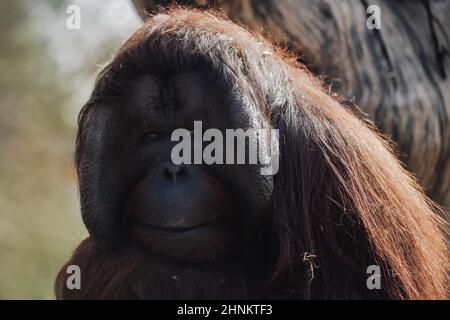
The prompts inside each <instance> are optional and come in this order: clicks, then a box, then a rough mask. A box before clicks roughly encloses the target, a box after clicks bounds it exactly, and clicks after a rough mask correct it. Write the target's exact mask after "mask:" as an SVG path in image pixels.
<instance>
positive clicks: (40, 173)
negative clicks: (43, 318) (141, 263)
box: [0, 0, 141, 299]
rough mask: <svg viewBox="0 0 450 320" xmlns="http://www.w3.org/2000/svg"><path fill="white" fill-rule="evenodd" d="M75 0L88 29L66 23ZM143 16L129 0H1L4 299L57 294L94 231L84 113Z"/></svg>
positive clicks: (0, 267) (0, 261) (0, 287)
mask: <svg viewBox="0 0 450 320" xmlns="http://www.w3.org/2000/svg"><path fill="white" fill-rule="evenodd" d="M72 4H75V5H78V6H79V8H80V10H81V29H80V30H68V29H67V27H66V20H67V18H68V17H69V14H67V13H66V10H67V7H68V6H69V5H72ZM140 24H141V22H140V20H139V18H138V16H137V14H136V13H135V12H134V9H133V8H132V6H131V4H130V3H129V1H128V0H113V1H103V0H94V1H93V0H77V1H75V0H73V1H60V0H59V1H58V0H53V1H52V0H48V1H42V0H41V1H34V0H2V1H0V299H53V298H54V295H53V282H54V279H55V276H56V273H57V272H58V271H59V268H60V267H61V266H62V264H63V263H64V262H65V261H66V260H67V259H68V258H69V256H70V253H71V251H72V250H73V249H74V248H75V246H76V245H77V243H79V241H80V240H81V239H83V238H84V237H85V236H86V234H87V233H86V230H85V228H84V226H83V224H82V222H81V218H80V214H79V207H78V206H79V205H78V194H77V187H76V178H75V173H74V168H73V152H74V141H75V134H76V118H77V113H78V111H79V109H80V108H81V106H82V105H83V103H84V102H85V101H86V99H87V98H88V96H89V94H90V90H91V89H92V86H93V81H94V79H95V75H96V73H97V72H98V70H99V67H100V66H101V65H104V64H105V63H106V62H107V61H108V60H109V59H110V57H111V55H112V53H113V52H114V49H115V48H117V47H118V46H120V44H121V43H122V42H123V41H124V40H125V39H126V38H128V37H129V36H130V35H131V33H132V32H133V31H134V30H136V29H137V28H138V27H139V26H140Z"/></svg>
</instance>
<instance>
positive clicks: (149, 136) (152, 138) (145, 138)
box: [140, 132, 162, 143]
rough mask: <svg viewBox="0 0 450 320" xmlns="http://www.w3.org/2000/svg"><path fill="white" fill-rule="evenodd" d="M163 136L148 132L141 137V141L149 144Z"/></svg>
mask: <svg viewBox="0 0 450 320" xmlns="http://www.w3.org/2000/svg"><path fill="white" fill-rule="evenodd" d="M161 136H162V134H161V133H159V132H146V133H144V134H143V135H142V136H141V138H140V141H141V142H143V143H148V142H152V141H155V140H157V139H158V138H160V137H161Z"/></svg>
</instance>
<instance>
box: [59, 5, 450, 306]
mask: <svg viewBox="0 0 450 320" xmlns="http://www.w3.org/2000/svg"><path fill="white" fill-rule="evenodd" d="M220 36H224V37H229V39H228V40H227V42H226V44H223V43H221V40H219V39H220ZM144 43H145V44H146V47H147V48H148V47H151V45H152V44H153V45H156V43H158V44H163V45H161V47H160V50H161V51H160V52H159V53H160V54H161V55H162V56H163V55H165V54H167V55H168V56H170V52H171V51H173V50H176V49H180V50H181V47H178V48H177V46H181V45H185V47H184V48H190V49H188V50H197V52H196V54H199V55H201V56H203V57H204V58H205V59H206V60H207V61H210V62H211V64H214V63H215V64H217V65H221V66H222V67H223V68H224V69H225V70H224V71H223V72H224V73H226V74H227V75H228V76H229V77H230V79H231V80H230V81H233V82H235V83H238V84H239V88H240V90H242V91H243V92H244V94H246V95H248V96H249V98H250V99H253V101H255V102H257V105H258V107H259V108H260V110H261V112H263V113H264V114H266V115H267V117H268V118H269V119H271V122H272V124H273V126H274V127H277V128H279V129H280V134H281V135H282V137H283V139H284V140H282V142H281V145H280V147H281V159H280V171H279V173H278V174H277V176H276V177H275V190H274V195H273V210H272V213H271V214H272V225H271V231H272V235H273V238H274V241H275V244H276V245H275V246H276V248H277V250H276V257H275V261H276V262H275V263H274V264H273V265H266V266H261V268H262V269H263V268H265V269H267V270H270V272H269V274H268V275H267V277H266V278H265V281H264V284H263V285H262V286H261V287H263V288H265V291H264V292H263V293H262V294H260V295H259V296H254V295H245V294H241V293H240V292H239V289H238V288H235V287H229V288H226V289H225V291H223V292H222V293H221V294H219V292H218V289H217V290H215V289H212V290H211V291H210V292H207V293H205V295H204V296H198V295H195V294H193V292H194V289H195V288H194V287H195V286H201V284H200V283H194V284H191V285H192V286H193V287H185V288H182V289H180V290H181V291H180V292H177V293H176V294H172V295H170V294H169V295H167V292H164V293H161V295H160V296H159V297H160V298H167V297H180V298H186V297H188V298H190V297H196V298H203V297H204V298H209V297H228V298H232V297H248V298H252V297H253V298H255V297H256V298H280V297H283V295H282V293H281V292H284V291H283V290H282V289H283V288H290V289H292V290H293V291H292V292H294V294H292V295H290V296H289V295H287V297H288V298H371V297H376V298H392V299H445V298H446V297H447V293H448V284H449V283H448V273H449V257H448V249H447V244H446V241H445V235H444V231H443V229H444V223H443V221H442V220H441V219H440V218H439V217H438V214H437V211H438V209H437V208H436V207H435V206H434V205H433V204H432V203H431V202H430V201H429V200H428V198H427V197H426V196H425V195H424V193H423V192H422V190H421V189H420V188H419V187H418V185H417V183H416V182H415V181H414V179H413V178H412V177H411V176H410V175H409V174H408V173H407V172H406V171H405V170H404V169H403V168H402V166H401V165H400V163H399V162H398V160H397V159H396V158H395V156H394V155H393V153H392V151H391V148H390V146H389V145H388V144H387V143H386V142H385V141H383V140H382V139H381V138H380V137H379V135H378V133H377V132H376V131H375V129H374V128H373V126H372V125H371V124H368V123H364V122H363V121H362V120H360V119H358V118H357V117H356V116H355V115H353V114H352V113H351V111H349V110H348V109H347V108H345V107H343V106H342V105H341V104H339V103H338V102H336V101H335V100H334V99H333V98H331V97H330V96H329V95H328V94H327V93H325V92H324V90H323V89H322V86H321V83H320V82H319V81H318V80H317V79H315V78H314V77H313V76H311V75H310V74H309V73H308V72H307V71H306V70H304V69H303V68H302V67H301V66H299V65H297V64H296V63H295V62H294V61H295V59H293V58H291V57H289V56H288V55H287V54H286V53H284V52H280V51H279V50H277V49H276V48H274V47H273V46H272V45H271V44H269V43H267V42H265V41H264V40H263V39H261V38H259V37H257V36H255V35H253V34H251V33H250V32H248V31H246V30H244V29H243V28H241V27H239V26H237V25H235V24H233V23H231V22H229V21H227V20H226V19H223V18H220V17H217V16H215V15H212V14H210V13H201V12H196V11H192V10H183V9H177V10H173V11H171V12H169V13H168V14H165V15H159V16H157V17H156V18H153V19H150V20H149V21H147V22H146V24H145V26H144V27H143V28H142V29H141V30H139V31H138V32H137V33H136V34H135V35H133V36H132V37H131V38H130V39H129V40H128V41H127V43H126V44H125V45H124V46H123V47H122V48H121V49H120V51H119V53H118V55H117V56H116V57H115V59H114V61H113V62H112V63H111V64H110V65H109V66H108V67H107V68H106V69H105V70H104V71H103V72H102V74H101V76H100V78H99V81H98V83H97V91H94V94H93V97H95V94H96V92H100V90H99V89H98V88H101V87H102V86H103V85H104V83H106V82H107V81H112V80H111V79H114V81H116V82H117V83H116V84H119V85H117V86H116V87H117V88H120V82H119V81H120V80H118V78H117V77H114V75H120V74H121V72H126V67H124V65H126V63H127V62H130V60H133V62H136V61H138V63H137V62H136V63H134V64H133V67H134V68H135V67H136V66H139V65H140V63H141V61H140V60H139V59H141V58H142V57H144V56H145V55H143V56H139V55H142V51H140V50H138V49H137V48H143V47H145V46H143V44H144ZM225 48H226V50H229V51H228V52H227V53H226V54H225V53H224V52H223V51H222V52H221V50H225ZM164 50H166V51H164ZM207 50H211V51H207ZM168 59H170V58H168ZM142 63H144V62H142ZM94 100H95V99H94ZM89 108H95V103H93V102H92V103H88V105H87V107H85V108H84V109H83V112H82V115H81V117H80V133H79V138H78V144H77V154H78V155H79V154H80V152H83V149H82V147H83V134H84V131H85V130H87V124H86V121H87V119H88V117H86V116H85V115H86V114H88V112H89ZM268 263H269V262H268ZM68 264H77V265H79V266H80V267H81V270H82V275H83V279H84V281H83V285H84V287H83V288H82V290H78V291H77V290H68V289H66V288H65V279H66V276H67V275H66V274H65V268H63V269H62V271H61V272H60V274H59V276H58V279H57V281H56V295H57V297H58V298H127V297H130V298H133V297H134V295H133V293H131V292H130V283H133V281H135V280H136V279H143V278H145V277H146V276H148V275H149V274H152V272H156V271H154V269H157V268H159V267H157V266H153V265H152V264H151V259H150V260H149V259H148V258H147V257H146V255H145V253H142V252H140V251H137V250H136V249H135V248H134V246H133V243H132V242H126V243H124V244H123V245H122V246H120V247H119V248H117V249H115V250H113V251H110V252H104V251H102V250H98V249H97V246H96V240H94V239H93V238H88V239H86V240H85V241H84V242H83V243H82V244H81V245H80V246H79V247H78V248H77V250H76V251H75V253H74V255H73V257H72V258H71V259H70V261H69V262H68ZM371 264H378V265H379V266H380V267H381V270H382V272H383V275H382V290H381V291H380V292H379V293H377V294H375V295H374V294H372V293H368V290H367V288H366V283H365V279H366V278H367V276H368V275H367V274H366V273H365V270H366V268H367V266H369V265H371ZM167 281H168V280H167ZM205 281H209V280H205ZM236 282H238V281H236ZM152 285H154V286H155V287H158V286H159V287H163V286H164V285H165V284H164V280H161V281H160V282H156V283H155V282H154V283H153V284H152ZM247 287H251V284H248V285H247ZM280 288H281V289H280ZM234 289H236V290H234ZM155 290H156V289H155ZM162 291H163V290H161V292H162ZM235 291H238V293H236V292H235ZM250 291H251V290H250ZM197 292H198V291H197ZM200 292H206V291H200Z"/></svg>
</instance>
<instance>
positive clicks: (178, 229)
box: [144, 222, 213, 233]
mask: <svg viewBox="0 0 450 320" xmlns="http://www.w3.org/2000/svg"><path fill="white" fill-rule="evenodd" d="M212 223H213V222H205V223H202V224H198V225H195V226H192V227H160V226H154V225H151V224H147V223H146V224H144V227H145V228H146V229H150V230H156V231H163V232H173V233H183V232H187V231H191V230H194V229H200V228H203V227H206V226H209V225H211V224H212Z"/></svg>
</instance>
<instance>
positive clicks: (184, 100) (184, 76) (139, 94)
mask: <svg viewBox="0 0 450 320" xmlns="http://www.w3.org/2000/svg"><path fill="white" fill-rule="evenodd" d="M208 92H209V90H208V85H207V83H205V81H204V78H203V76H202V73H201V72H200V71H188V72H181V73H177V74H174V75H171V76H167V77H160V76H157V75H149V74H147V75H143V76H140V77H138V78H137V79H136V80H135V81H134V83H133V85H132V90H131V97H130V100H131V102H132V104H133V105H136V106H137V107H139V108H150V109H167V110H189V111H191V112H198V111H200V110H202V109H204V108H205V106H206V105H208V103H209V104H210V103H211V101H210V100H211V99H210V94H208Z"/></svg>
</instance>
